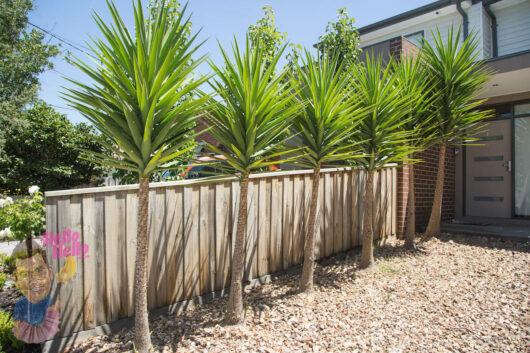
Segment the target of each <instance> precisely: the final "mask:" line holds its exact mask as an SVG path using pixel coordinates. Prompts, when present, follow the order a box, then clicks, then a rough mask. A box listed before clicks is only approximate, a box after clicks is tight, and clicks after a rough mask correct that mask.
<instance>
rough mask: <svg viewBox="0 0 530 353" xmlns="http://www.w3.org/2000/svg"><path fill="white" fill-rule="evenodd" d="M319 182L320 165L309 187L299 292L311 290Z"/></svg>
mask: <svg viewBox="0 0 530 353" xmlns="http://www.w3.org/2000/svg"><path fill="white" fill-rule="evenodd" d="M319 184H320V167H318V168H316V169H315V170H314V172H313V185H312V188H311V204H310V206H309V207H310V208H309V225H308V227H307V233H306V235H305V240H304V241H305V244H304V266H303V268H302V278H301V279H300V292H305V293H310V292H312V291H313V272H314V267H315V227H316V223H317V217H316V215H317V204H318V187H319Z"/></svg>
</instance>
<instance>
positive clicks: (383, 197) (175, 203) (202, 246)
mask: <svg viewBox="0 0 530 353" xmlns="http://www.w3.org/2000/svg"><path fill="white" fill-rule="evenodd" d="M311 184H312V175H311V173H310V171H288V172H276V173H268V174H261V175H255V176H253V177H252V178H251V180H250V185H249V194H248V227H247V240H246V256H245V275H244V277H245V279H246V280H250V279H253V278H257V277H260V276H264V275H267V274H270V273H273V272H277V271H281V270H284V269H287V268H289V267H291V266H294V265H297V264H300V263H301V262H302V261H303V248H304V232H305V231H306V229H307V223H308V217H309V204H310V195H311ZM364 185H365V173H364V172H362V171H358V170H352V169H324V170H323V171H322V173H321V177H320V191H319V200H318V208H319V209H318V212H317V217H318V220H317V222H318V225H317V236H316V254H317V257H318V258H320V257H324V256H329V255H332V254H335V253H337V252H341V251H345V250H348V249H350V248H353V247H356V246H359V245H360V241H361V233H360V232H361V227H362V224H361V222H362V211H363V204H364V202H363V201H364ZM137 189H138V186H137V185H127V186H111V187H102V188H90V189H77V190H68V191H53V192H47V193H46V218H47V219H46V221H47V222H46V223H47V226H46V227H47V232H48V233H49V232H53V233H61V232H62V231H63V230H65V229H70V230H71V231H72V232H76V231H77V232H79V233H80V242H81V243H82V244H88V248H89V256H88V257H87V258H84V259H79V260H78V261H77V272H76V274H75V276H74V277H73V278H72V279H71V280H70V281H69V282H67V283H66V284H60V285H59V287H58V290H57V295H56V296H57V299H60V302H61V307H62V316H63V319H62V325H61V331H60V333H59V334H58V336H57V337H60V336H68V335H70V334H72V333H74V332H78V331H82V330H88V329H91V328H94V327H96V326H99V325H102V324H105V323H111V322H114V321H116V320H119V319H121V318H126V317H131V316H133V314H134V267H135V252H136V230H137V213H138V197H137ZM373 193H374V197H375V198H374V203H375V208H374V210H375V219H374V222H375V223H374V224H375V227H374V228H375V231H376V238H383V237H385V236H388V235H392V234H395V232H396V170H395V169H393V168H390V169H386V170H383V171H381V172H380V173H378V175H377V176H376V177H375V185H374V190H373ZM238 199H239V182H238V181H237V180H236V179H234V178H225V179H223V180H221V181H217V182H211V181H210V182H204V181H201V180H193V181H177V182H164V183H152V184H151V190H150V195H149V255H148V269H147V271H148V276H149V285H148V305H149V308H150V309H154V308H160V307H165V306H171V304H174V303H177V302H180V301H184V300H188V299H191V298H193V297H196V296H200V295H203V294H207V293H211V292H214V291H219V290H221V289H223V288H226V287H227V286H228V285H229V278H230V258H231V251H232V248H233V244H234V239H232V237H231V235H232V234H233V231H234V228H235V226H236V223H237V222H236V220H235V217H236V215H237V209H238ZM48 253H49V255H48V260H49V262H50V264H51V265H52V266H53V268H54V271H55V272H58V271H59V270H60V268H61V267H62V266H64V262H65V261H64V258H60V259H57V258H56V259H52V257H51V251H48Z"/></svg>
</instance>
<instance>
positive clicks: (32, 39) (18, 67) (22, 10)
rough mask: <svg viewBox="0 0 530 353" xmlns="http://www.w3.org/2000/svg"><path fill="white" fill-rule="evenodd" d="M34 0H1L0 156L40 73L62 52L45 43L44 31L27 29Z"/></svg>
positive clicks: (21, 122)
mask: <svg viewBox="0 0 530 353" xmlns="http://www.w3.org/2000/svg"><path fill="white" fill-rule="evenodd" d="M31 10H33V2H32V1H31V0H0V111H1V112H2V114H0V126H1V127H2V128H1V129H0V156H4V157H5V151H4V145H5V143H6V138H7V137H9V136H10V135H12V134H13V133H14V132H13V129H16V128H20V126H23V125H24V124H25V123H24V114H25V108H26V107H27V106H28V105H31V104H32V103H34V101H35V100H36V98H37V90H38V88H39V81H38V76H39V74H40V73H42V72H43V71H45V70H46V69H51V68H53V64H52V63H51V61H50V59H51V58H53V57H54V56H56V55H57V54H59V50H58V48H57V47H56V46H54V45H47V44H44V43H43V40H44V33H42V32H40V31H37V30H31V31H30V30H27V29H26V27H27V24H28V12H29V11H31Z"/></svg>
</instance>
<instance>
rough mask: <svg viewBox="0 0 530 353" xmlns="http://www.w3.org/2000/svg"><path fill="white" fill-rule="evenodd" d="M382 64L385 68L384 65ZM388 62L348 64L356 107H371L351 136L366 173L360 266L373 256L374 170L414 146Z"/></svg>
mask: <svg viewBox="0 0 530 353" xmlns="http://www.w3.org/2000/svg"><path fill="white" fill-rule="evenodd" d="M385 65H386V67H385ZM392 66H393V65H392V61H390V62H389V63H388V64H386V63H383V61H382V60H381V58H377V59H374V58H373V57H372V56H371V55H367V56H366V63H359V64H354V65H351V71H350V75H351V78H352V80H353V82H354V84H353V86H354V92H355V94H356V99H358V100H359V102H360V106H361V107H365V108H371V109H370V110H369V111H368V112H367V113H366V114H364V115H363V117H362V119H361V123H360V125H359V128H358V129H356V130H354V131H353V135H352V139H353V140H354V141H359V142H360V143H359V144H358V146H359V147H360V149H361V151H362V153H363V156H362V157H361V158H357V159H356V160H355V161H354V162H355V163H356V164H357V165H358V166H360V167H361V168H363V169H364V170H365V172H366V190H365V196H364V215H363V237H362V251H361V260H360V266H361V268H369V267H372V266H373V265H374V256H373V224H372V223H373V207H374V205H373V190H374V183H373V181H374V173H375V172H376V171H378V170H381V169H383V168H385V167H387V166H388V164H389V163H397V162H403V161H408V160H409V158H408V157H407V156H408V155H410V154H411V153H412V152H414V148H412V147H411V145H410V139H411V132H410V131H408V130H406V129H404V126H405V125H406V124H407V123H408V122H409V120H410V117H409V116H408V115H407V114H406V109H405V101H406V99H405V98H403V97H402V96H401V94H400V92H399V89H398V88H399V87H398V85H397V81H396V79H397V76H396V75H395V74H393V69H392Z"/></svg>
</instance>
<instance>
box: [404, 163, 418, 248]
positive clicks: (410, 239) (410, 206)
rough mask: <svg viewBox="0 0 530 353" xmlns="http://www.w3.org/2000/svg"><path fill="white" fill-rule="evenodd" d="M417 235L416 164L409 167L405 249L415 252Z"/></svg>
mask: <svg viewBox="0 0 530 353" xmlns="http://www.w3.org/2000/svg"><path fill="white" fill-rule="evenodd" d="M415 235H416V198H415V195H414V164H411V165H409V197H408V202H407V229H406V230H405V247H406V248H407V249H411V250H414V249H415V248H416V245H414V236H415Z"/></svg>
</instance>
